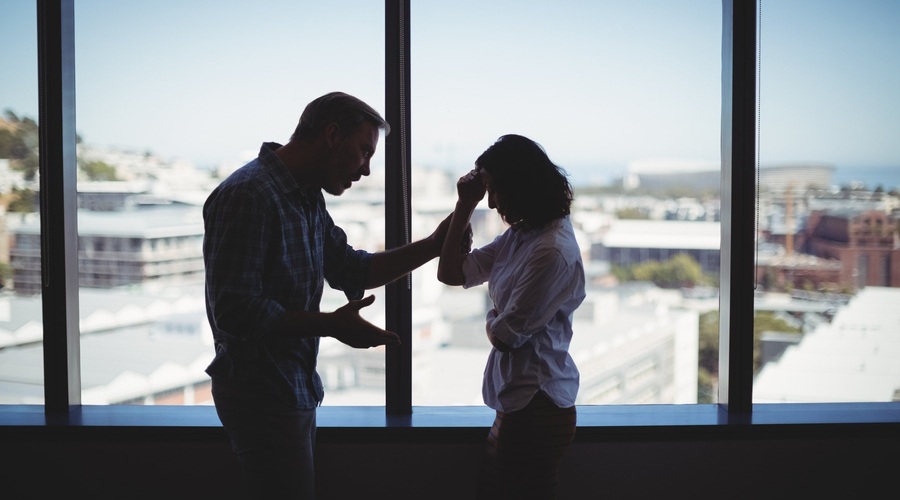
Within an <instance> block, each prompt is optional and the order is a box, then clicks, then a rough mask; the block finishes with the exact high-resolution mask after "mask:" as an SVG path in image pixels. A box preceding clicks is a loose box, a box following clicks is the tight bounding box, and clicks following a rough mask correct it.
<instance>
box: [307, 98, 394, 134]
mask: <svg viewBox="0 0 900 500" xmlns="http://www.w3.org/2000/svg"><path fill="white" fill-rule="evenodd" d="M364 121H368V122H370V123H372V124H373V125H376V126H377V127H378V128H380V129H383V130H384V135H388V134H390V133H391V127H390V125H388V123H387V122H386V121H385V120H384V118H382V117H381V115H380V114H379V113H378V112H377V111H375V110H374V109H373V108H372V107H371V106H369V105H368V104H366V103H365V102H363V101H361V100H359V99H357V98H356V97H353V96H352V95H349V94H345V93H343V92H331V93H328V94H325V95H323V96H321V97H319V98H316V99H315V100H314V101H312V102H310V103H309V104H307V105H306V109H304V110H303V114H301V115H300V122H299V123H297V128H296V129H294V134H293V135H291V140H292V141H299V140H304V141H311V140H313V139H315V138H316V137H318V136H319V134H321V133H322V132H324V131H325V128H326V127H328V125H330V124H332V123H337V124H338V126H339V127H340V128H341V132H342V133H343V134H352V133H354V132H356V130H357V129H358V128H359V126H360V124H362V123H363V122H364Z"/></svg>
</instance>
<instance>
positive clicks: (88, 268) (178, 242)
mask: <svg viewBox="0 0 900 500" xmlns="http://www.w3.org/2000/svg"><path fill="white" fill-rule="evenodd" d="M98 198H99V197H96V198H92V202H91V204H92V205H94V206H96V204H97V203H99V199H98ZM102 198H103V199H104V200H106V203H107V204H105V205H104V206H116V207H119V206H122V207H124V206H125V205H126V204H134V206H133V207H132V208H130V209H127V210H131V212H129V211H127V210H124V209H123V210H115V211H111V210H102V211H98V210H86V209H82V210H79V211H78V264H79V265H78V276H79V283H80V285H81V286H82V287H90V288H112V287H120V286H126V285H134V284H140V283H143V282H151V281H158V282H166V283H174V284H177V283H201V282H202V281H203V273H204V267H203V248H202V245H203V221H202V217H201V213H200V208H199V207H197V206H192V205H184V204H179V203H163V204H160V203H151V204H147V203H140V202H135V201H134V200H132V199H131V198H128V197H123V196H119V195H117V194H112V195H110V196H105V197H102ZM126 200H130V201H126ZM110 204H111V205H110ZM32 215H34V216H36V215H37V214H32ZM129 215H133V216H129ZM34 216H33V217H29V218H26V219H25V220H24V222H23V223H22V224H20V225H17V226H16V227H15V228H12V229H10V233H11V239H12V241H13V244H12V248H10V264H11V265H12V268H13V289H14V290H15V291H16V293H18V294H22V295H32V294H36V293H40V291H41V253H40V252H41V241H40V237H41V233H40V224H39V221H38V219H37V218H36V217H34Z"/></svg>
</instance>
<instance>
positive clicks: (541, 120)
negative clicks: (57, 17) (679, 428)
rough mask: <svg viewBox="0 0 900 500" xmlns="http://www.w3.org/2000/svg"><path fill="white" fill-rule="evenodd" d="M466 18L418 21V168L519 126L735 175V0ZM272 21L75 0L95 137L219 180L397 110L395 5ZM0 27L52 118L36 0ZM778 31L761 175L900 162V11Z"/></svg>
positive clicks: (875, 6) (545, 136) (83, 120)
mask: <svg viewBox="0 0 900 500" xmlns="http://www.w3.org/2000/svg"><path fill="white" fill-rule="evenodd" d="M466 5H467V4H465V2H464V3H463V4H459V5H457V4H456V3H455V4H454V5H453V6H449V7H448V6H446V5H443V4H441V3H435V2H413V5H412V7H411V10H412V18H411V23H412V26H413V28H412V33H411V51H412V54H411V57H412V61H411V64H412V75H411V77H412V99H413V101H412V102H413V108H412V110H411V111H412V148H413V161H414V163H416V164H422V165H425V166H433V165H444V166H446V167H450V168H453V169H455V170H460V169H463V168H465V166H466V165H469V164H471V161H472V160H473V159H474V158H475V157H476V156H477V154H478V153H480V151H482V150H483V149H484V148H485V147H486V146H487V145H489V144H490V143H491V142H492V141H493V140H494V139H496V137H497V136H499V135H501V134H502V133H506V132H513V131H515V132H518V133H524V134H526V135H529V136H531V137H533V138H535V139H536V140H538V142H541V143H542V144H544V146H545V147H546V148H547V149H548V152H549V153H550V154H551V157H553V158H554V159H555V160H556V161H557V162H558V163H560V164H562V165H563V166H565V167H567V168H568V169H569V170H570V171H583V170H585V169H591V168H597V169H600V170H604V169H605V170H606V171H609V170H610V169H614V168H624V167H625V166H627V164H628V163H630V162H632V161H637V160H641V159H646V158H659V157H661V158H675V159H681V160H693V161H697V162H710V161H717V160H718V155H719V147H720V137H719V133H720V132H719V124H720V116H719V115H720V111H719V108H720V85H721V84H720V80H721V75H720V72H721V68H720V65H721V60H720V58H721V4H720V2H719V1H717V0H691V1H690V2H678V3H674V2H663V1H649V0H648V1H642V2H637V3H628V4H621V3H613V2H570V3H565V4H561V5H553V6H547V5H544V4H543V3H538V2H534V3H530V2H524V3H523V2H514V3H511V2H491V3H488V4H485V5H481V4H479V7H478V9H473V8H472V7H471V6H468V7H467V6H466ZM513 6H514V7H515V8H513ZM267 7H268V8H265V9H262V8H258V7H254V8H252V9H247V8H246V5H245V4H241V3H240V2H208V1H195V2H169V1H167V2H164V3H158V2H157V3H152V4H149V3H146V2H135V3H131V2H102V1H94V2H83V1H80V2H77V3H76V5H75V14H76V35H75V37H76V70H77V76H76V88H77V91H76V96H77V102H76V106H77V118H76V119H77V129H78V132H79V133H80V134H81V135H82V136H83V137H84V139H85V141H86V142H87V143H89V144H96V145H103V146H113V147H119V148H131V149H133V150H138V151H145V150H146V151H151V152H153V153H155V154H157V155H160V156H161V157H165V158H183V159H188V160H191V161H193V162H195V163H197V164H198V165H201V166H213V165H216V164H220V163H226V162H239V161H240V160H241V159H243V158H245V157H246V155H247V154H249V153H251V152H255V150H256V149H257V148H258V146H259V143H260V142H262V141H269V140H275V141H286V140H287V138H288V136H289V134H290V131H291V130H293V127H294V125H295V124H296V120H297V117H298V116H299V113H300V111H301V110H302V107H303V106H304V105H305V103H306V102H308V101H309V100H310V99H311V98H313V97H315V96H317V95H320V94H322V93H324V92H327V91H329V90H332V89H335V88H339V89H342V90H345V91H347V92H350V93H353V94H355V95H357V96H359V97H361V98H363V99H365V100H367V101H369V102H370V103H372V104H373V105H374V106H375V107H376V108H378V109H383V108H384V106H383V98H384V96H383V94H384V91H383V76H382V75H383V66H384V64H383V52H384V50H383V21H382V19H383V5H382V4H381V3H379V2H352V1H343V2H331V3H329V4H328V5H316V4H304V3H302V2H300V3H298V2H286V1H281V0H278V1H272V2H269V4H268V5H267ZM473 10H475V11H477V12H478V13H479V15H478V16H472V15H470V14H469V13H470V12H472V11H473ZM0 12H2V14H3V17H4V18H6V19H12V20H21V21H23V22H12V23H9V24H10V29H8V30H5V31H4V33H3V34H2V35H0V37H2V38H0V45H2V46H3V47H4V48H3V49H2V50H0V53H2V54H3V56H2V57H3V64H4V67H11V68H20V69H21V70H20V71H15V72H11V73H10V74H9V75H10V76H9V77H7V78H6V79H5V81H4V85H3V87H2V90H0V108H2V109H10V110H12V111H14V112H15V113H17V114H18V115H20V116H32V117H36V116H37V96H36V93H37V88H36V81H37V70H36V61H35V59H36V48H35V47H34V46H33V45H31V44H23V43H21V41H22V40H23V39H25V40H27V39H29V38H31V39H34V37H35V36H36V34H35V25H34V23H29V22H24V21H27V20H29V19H33V17H31V16H33V15H34V4H33V2H29V1H26V0H11V1H7V2H4V4H3V6H2V7H0ZM263 12H265V14H263ZM270 12H275V13H277V14H276V15H271V14H269V13H270ZM575 13H577V14H579V15H578V16H573V14H575ZM332 19H340V21H339V24H338V25H339V27H340V29H341V31H340V32H338V33H335V32H332V31H330V28H332V27H333V26H334V25H333V24H330V23H329V22H323V21H322V20H329V21H330V20H332ZM572 19H577V21H576V22H573V21H572ZM761 19H762V29H761V36H760V39H761V50H760V68H761V72H760V78H761V80H760V81H761V84H760V93H759V95H760V101H759V106H760V116H761V123H760V141H761V142H760V158H759V159H760V162H762V163H767V162H798V161H801V162H802V161H810V162H828V163H831V164H835V165H837V166H838V167H844V168H849V167H874V166H880V167H891V166H897V165H900V143H897V141H895V140H894V139H893V138H894V136H895V135H896V131H897V130H900V99H897V97H896V96H895V95H894V91H893V89H895V88H898V87H900V63H896V64H895V63H892V62H893V61H896V60H897V59H898V58H900V31H898V30H896V29H895V28H894V26H896V24H897V21H900V3H898V2H891V1H889V0H868V1H865V2H847V1H836V0H829V1H827V4H826V3H824V2H813V1H811V0H803V1H801V0H797V1H793V2H763V3H762V9H761ZM417 28H418V29H417ZM320 41H324V43H323V44H321V45H320V44H319V42H320ZM361 41H362V42H363V43H360V42H361ZM313 43H315V44H316V45H310V44H313ZM294 54H299V55H298V56H295V55H294ZM296 61H302V62H303V65H300V64H297V63H296ZM348 66H349V67H348ZM310 69H312V71H309V70H310ZM572 75H576V76H575V77H572ZM381 146H382V147H381V148H379V149H382V150H383V141H382V145H381ZM382 161H383V160H382Z"/></svg>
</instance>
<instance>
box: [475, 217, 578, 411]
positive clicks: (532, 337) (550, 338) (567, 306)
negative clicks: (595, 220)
mask: <svg viewBox="0 0 900 500" xmlns="http://www.w3.org/2000/svg"><path fill="white" fill-rule="evenodd" d="M520 225H521V224H520ZM463 274H464V276H465V284H464V285H463V286H464V287H465V288H471V287H473V286H477V285H480V284H483V283H485V282H487V283H488V293H489V295H490V298H491V301H492V302H493V308H492V309H491V310H489V311H488V313H487V324H486V328H487V330H488V331H490V332H491V333H493V335H494V336H496V337H497V338H498V339H499V340H500V341H502V342H503V343H504V344H506V345H508V346H510V347H511V348H512V349H511V350H510V351H509V352H505V353H504V352H500V351H498V350H497V349H492V350H491V353H490V355H489V357H488V360H487V366H486V367H485V370H484V381H483V384H482V396H483V397H484V403H485V404H486V405H487V406H489V407H490V408H493V409H495V410H497V411H503V412H510V411H515V410H519V409H521V408H524V407H525V406H526V405H527V404H528V402H529V401H531V398H532V397H533V396H534V394H535V393H537V391H539V390H542V391H544V392H545V393H546V394H547V395H548V396H549V397H550V399H551V400H553V402H554V403H556V405H557V406H560V407H563V408H565V407H569V406H572V405H574V404H575V396H576V395H577V393H578V381H579V376H578V368H577V367H576V366H575V362H574V361H573V360H572V357H571V356H570V355H569V343H570V342H571V340H572V315H573V313H574V311H575V309H576V308H578V306H579V305H581V303H582V301H584V297H585V292H584V265H583V263H582V260H581V251H580V250H579V248H578V242H577V241H576V240H575V231H574V230H573V229H572V223H571V221H570V219H569V218H568V217H564V218H561V219H557V220H555V221H553V222H550V223H548V224H546V225H545V226H543V227H541V228H540V229H536V230H535V229H529V228H526V227H518V226H514V227H510V228H509V229H507V230H506V232H504V233H503V234H501V235H499V236H498V237H497V238H496V239H495V240H494V241H493V242H491V243H489V244H487V245H485V246H483V247H481V248H478V249H475V250H473V251H472V252H471V253H470V254H469V255H468V256H467V257H466V258H465V260H464V262H463Z"/></svg>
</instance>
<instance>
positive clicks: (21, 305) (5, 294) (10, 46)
mask: <svg viewBox="0 0 900 500" xmlns="http://www.w3.org/2000/svg"><path fill="white" fill-rule="evenodd" d="M0 18H2V19H3V25H4V27H3V29H2V30H0V67H2V68H4V71H3V83H2V84H0V110H2V115H0V404H43V403H44V368H43V367H44V355H43V347H42V346H43V335H44V332H43V328H42V322H43V314H42V304H41V296H40V293H41V221H40V214H39V213H38V198H37V194H38V192H39V189H40V188H39V184H38V183H39V176H38V125H37V121H38V69H37V13H36V10H35V2H33V1H30V0H12V1H8V2H7V1H5V2H2V3H0Z"/></svg>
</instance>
